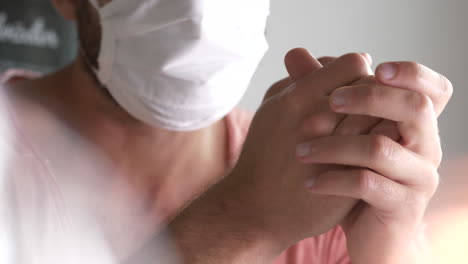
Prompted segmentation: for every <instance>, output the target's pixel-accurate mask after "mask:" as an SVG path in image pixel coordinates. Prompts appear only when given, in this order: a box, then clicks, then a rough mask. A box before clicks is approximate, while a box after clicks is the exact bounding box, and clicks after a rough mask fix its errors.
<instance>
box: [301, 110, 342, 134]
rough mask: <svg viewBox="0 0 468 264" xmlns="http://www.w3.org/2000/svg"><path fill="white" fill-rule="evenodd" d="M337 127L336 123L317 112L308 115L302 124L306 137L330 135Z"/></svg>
mask: <svg viewBox="0 0 468 264" xmlns="http://www.w3.org/2000/svg"><path fill="white" fill-rule="evenodd" d="M334 129H335V124H334V123H333V122H332V121H331V120H330V118H329V117H327V116H325V115H320V114H316V115H313V116H310V117H308V118H307V119H306V120H305V122H304V123H303V126H302V133H303V134H304V136H305V137H319V136H326V135H330V134H331V133H332V132H333V130H334Z"/></svg>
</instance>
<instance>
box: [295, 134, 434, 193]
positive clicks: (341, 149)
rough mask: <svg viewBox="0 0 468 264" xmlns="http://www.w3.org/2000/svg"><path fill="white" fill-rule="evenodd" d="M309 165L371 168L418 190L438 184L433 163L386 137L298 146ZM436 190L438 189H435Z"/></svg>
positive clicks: (324, 140) (334, 139) (341, 138)
mask: <svg viewBox="0 0 468 264" xmlns="http://www.w3.org/2000/svg"><path fill="white" fill-rule="evenodd" d="M297 156H298V158H299V160H300V161H301V162H303V163H307V164H340V165H348V166H356V167H362V168H369V169H371V170H374V171H375V172H377V173H379V174H381V175H385V176H386V177H388V178H389V179H391V180H393V181H397V182H400V183H403V184H409V185H415V186H424V187H425V186H427V185H428V184H429V185H430V187H431V190H432V189H433V188H435V187H436V186H437V184H438V175H437V172H436V171H435V169H434V167H435V166H433V165H432V164H431V163H429V162H428V161H426V160H424V159H423V158H422V157H421V156H419V155H418V154H416V153H414V152H412V151H410V150H408V149H406V148H405V147H403V146H401V145H400V144H398V143H397V142H394V141H392V140H390V139H389V138H387V137H384V136H329V137H323V138H319V139H315V140H312V141H310V142H307V143H303V144H299V145H298V146H297ZM434 186H435V187H434Z"/></svg>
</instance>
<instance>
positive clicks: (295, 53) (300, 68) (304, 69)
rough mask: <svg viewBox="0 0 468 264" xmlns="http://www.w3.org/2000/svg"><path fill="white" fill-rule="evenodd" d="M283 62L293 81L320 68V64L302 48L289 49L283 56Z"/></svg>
mask: <svg viewBox="0 0 468 264" xmlns="http://www.w3.org/2000/svg"><path fill="white" fill-rule="evenodd" d="M284 64H285V65H286V69H287V71H288V73H289V76H290V78H291V80H292V81H293V82H295V81H297V80H298V79H301V78H303V77H304V76H306V75H307V74H309V73H311V72H314V71H316V70H319V69H320V68H322V64H320V62H319V61H318V60H317V59H315V58H314V57H313V56H312V55H311V54H310V53H309V51H307V50H306V49H304V48H296V49H293V50H291V51H289V52H288V53H287V54H286V57H285V58H284Z"/></svg>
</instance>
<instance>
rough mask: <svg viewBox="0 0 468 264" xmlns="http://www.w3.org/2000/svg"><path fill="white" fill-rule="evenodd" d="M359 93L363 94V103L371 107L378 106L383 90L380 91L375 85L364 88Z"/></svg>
mask: <svg viewBox="0 0 468 264" xmlns="http://www.w3.org/2000/svg"><path fill="white" fill-rule="evenodd" d="M361 92H362V93H363V97H364V100H365V103H366V104H367V105H369V106H371V107H372V106H374V105H376V104H378V103H379V102H380V101H381V100H382V98H383V97H384V90H383V89H380V88H379V87H378V85H376V84H373V85H370V86H368V87H366V89H363V90H362V91H361Z"/></svg>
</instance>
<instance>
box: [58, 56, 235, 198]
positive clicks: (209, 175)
mask: <svg viewBox="0 0 468 264" xmlns="http://www.w3.org/2000/svg"><path fill="white" fill-rule="evenodd" d="M50 78H51V79H52V80H50V83H54V85H50V87H52V86H53V87H57V88H56V90H55V91H53V92H51V94H55V99H52V101H53V102H52V103H51V104H49V105H53V106H52V107H53V108H55V109H53V112H55V113H60V114H58V115H60V117H61V119H63V120H65V121H66V122H67V123H68V125H69V126H71V127H72V128H73V129H74V130H76V131H78V133H79V134H81V135H82V136H83V137H84V138H85V139H87V140H89V141H90V142H91V143H93V144H94V145H95V146H96V147H97V148H98V149H99V150H100V151H101V152H102V153H103V154H104V155H106V156H107V157H108V158H109V159H110V160H111V161H113V163H114V164H116V166H117V169H118V171H119V172H120V173H119V174H122V175H125V177H129V180H130V182H131V183H132V184H134V185H135V187H136V188H138V189H141V191H142V192H144V191H145V190H143V189H148V188H150V189H152V191H153V192H154V191H155V189H157V191H160V190H162V189H163V190H164V191H163V192H164V193H165V192H170V193H169V194H167V193H165V194H166V195H168V196H174V197H176V196H179V197H180V194H181V193H182V197H183V196H187V192H193V190H195V192H198V191H200V190H197V189H201V188H204V187H205V186H204V185H206V184H208V183H210V182H212V181H214V179H215V178H217V177H219V176H222V174H224V172H225V170H226V169H227V167H226V164H227V162H226V154H225V153H226V152H227V151H226V149H225V148H226V140H227V139H226V127H225V124H224V121H219V122H217V123H215V124H214V125H212V126H210V127H207V128H204V129H200V130H197V131H191V132H175V131H168V130H164V129H161V128H158V127H154V126H150V125H147V124H145V123H143V122H141V121H139V120H137V119H135V118H134V117H132V116H131V115H129V114H128V113H127V112H126V111H125V110H124V109H122V108H121V107H120V106H119V105H118V104H117V103H116V102H115V101H114V100H113V99H112V97H111V96H110V95H109V94H108V93H107V91H106V90H105V88H102V87H100V85H99V84H98V82H97V81H96V80H95V78H94V76H93V74H91V73H90V71H89V70H88V69H87V68H86V66H85V64H84V62H83V60H82V59H81V58H78V59H77V60H76V61H75V62H74V63H73V64H72V65H70V66H68V67H67V68H65V69H64V70H62V71H60V72H58V73H56V74H55V75H53V76H51V77H50ZM59 83H60V84H59ZM65 87H66V89H64V88H65ZM184 185H185V186H184ZM187 189H193V190H190V191H188V190H187ZM184 192H185V194H184ZM161 195H162V194H161ZM179 199H180V198H179ZM173 202H174V203H178V202H177V201H173ZM169 203H171V202H169ZM179 203H180V202H179Z"/></svg>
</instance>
